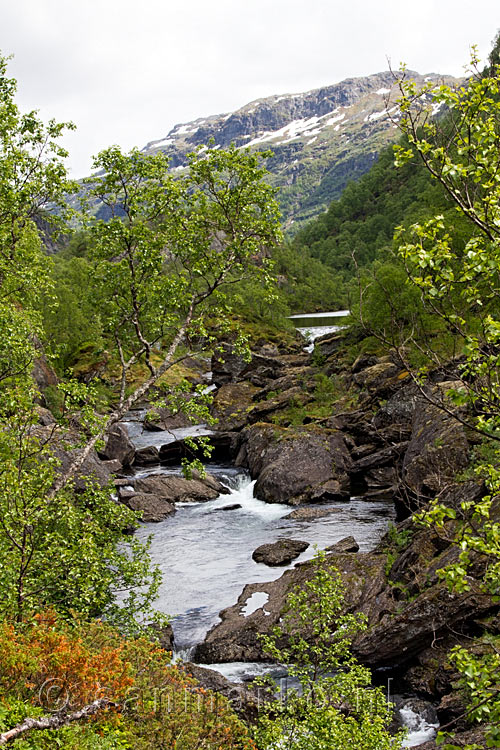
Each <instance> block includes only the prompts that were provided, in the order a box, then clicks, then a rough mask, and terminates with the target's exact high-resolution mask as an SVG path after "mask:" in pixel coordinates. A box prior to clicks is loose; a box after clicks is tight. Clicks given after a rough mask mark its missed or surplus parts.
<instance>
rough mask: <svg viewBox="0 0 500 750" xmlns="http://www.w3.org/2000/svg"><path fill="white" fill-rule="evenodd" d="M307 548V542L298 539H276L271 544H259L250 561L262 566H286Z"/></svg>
mask: <svg viewBox="0 0 500 750" xmlns="http://www.w3.org/2000/svg"><path fill="white" fill-rule="evenodd" d="M308 547H309V542H301V541H300V540H298V539H278V540H277V541H276V542H273V543H272V544H261V546H260V547H257V549H256V550H254V552H253V554H252V559H253V560H255V562H258V563H264V565H288V563H291V562H292V560H295V558H296V557H298V556H299V555H300V554H301V553H302V552H304V551H305V550H306V549H307V548H308Z"/></svg>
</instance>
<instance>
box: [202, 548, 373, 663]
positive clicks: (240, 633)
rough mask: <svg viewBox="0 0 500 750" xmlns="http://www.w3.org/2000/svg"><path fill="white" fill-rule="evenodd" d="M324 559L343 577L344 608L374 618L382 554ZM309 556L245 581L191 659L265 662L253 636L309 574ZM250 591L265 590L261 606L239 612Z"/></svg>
mask: <svg viewBox="0 0 500 750" xmlns="http://www.w3.org/2000/svg"><path fill="white" fill-rule="evenodd" d="M328 560H329V561H330V562H331V563H334V564H335V565H337V566H338V568H339V570H341V571H342V574H343V577H344V580H345V581H346V602H347V609H348V611H361V612H364V613H365V614H366V615H367V616H368V618H369V619H375V618H376V615H377V613H378V612H380V609H381V608H383V607H384V606H388V605H385V604H384V602H385V597H384V595H383V593H384V589H385V585H386V581H385V575H384V563H385V558H383V556H381V555H368V554H364V555H352V554H344V555H330V556H329V557H328ZM314 570H315V568H314V564H313V563H312V562H311V561H309V562H305V563H302V564H300V563H299V564H298V565H297V566H296V567H295V568H293V569H292V570H287V571H285V572H284V573H283V575H282V576H281V577H280V578H278V579H277V580H276V581H271V582H268V583H251V584H248V585H247V586H245V588H244V589H243V591H242V593H241V595H240V597H239V598H238V601H237V603H236V604H235V605H233V606H232V607H228V608H227V609H225V610H223V611H222V612H221V613H220V617H221V622H220V623H219V624H217V625H216V626H215V627H214V628H212V630H210V631H209V633H208V634H207V637H206V638H205V640H204V641H203V643H201V644H199V645H198V646H197V648H196V653H195V658H196V660H197V661H199V662H201V663H213V662H217V661H219V662H229V661H265V660H266V658H268V657H266V654H265V653H264V652H263V650H262V646H261V643H260V640H259V637H258V634H259V633H269V632H270V631H271V629H272V628H273V627H274V625H276V624H277V623H278V621H279V619H280V616H281V613H282V610H283V607H284V605H285V600H286V596H287V594H288V592H289V591H290V590H291V588H293V587H294V586H300V585H301V584H302V583H303V582H304V581H305V580H308V579H309V578H310V577H311V576H312V575H313V573H314ZM254 594H264V595H267V601H266V603H265V604H264V605H262V606H261V607H259V608H258V609H256V610H255V611H252V612H251V614H248V615H245V611H246V606H247V605H248V603H249V601H250V600H251V599H252V597H253V596H254Z"/></svg>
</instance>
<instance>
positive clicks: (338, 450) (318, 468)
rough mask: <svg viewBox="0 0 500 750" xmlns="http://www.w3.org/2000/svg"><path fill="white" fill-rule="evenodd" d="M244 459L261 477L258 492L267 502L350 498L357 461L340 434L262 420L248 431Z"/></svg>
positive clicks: (254, 473)
mask: <svg viewBox="0 0 500 750" xmlns="http://www.w3.org/2000/svg"><path fill="white" fill-rule="evenodd" d="M238 460H239V461H240V462H241V463H244V464H245V465H247V466H248V468H249V469H250V473H251V475H252V477H257V483H256V485H255V494H256V496H257V497H259V498H260V499H261V500H264V501H265V502H270V503H288V504H290V505H299V504H300V503H307V502H328V501H332V500H347V499H349V491H350V480H349V474H348V472H349V469H350V467H351V459H350V455H349V450H348V447H347V444H346V441H345V438H344V436H343V435H342V434H341V433H340V432H336V431H327V430H323V431H319V430H315V429H308V428H300V429H294V430H291V429H290V430H287V429H283V428H276V427H273V426H271V425H265V424H256V425H254V426H252V427H249V428H247V429H246V430H245V431H244V435H243V446H242V450H241V451H240V454H239V456H238Z"/></svg>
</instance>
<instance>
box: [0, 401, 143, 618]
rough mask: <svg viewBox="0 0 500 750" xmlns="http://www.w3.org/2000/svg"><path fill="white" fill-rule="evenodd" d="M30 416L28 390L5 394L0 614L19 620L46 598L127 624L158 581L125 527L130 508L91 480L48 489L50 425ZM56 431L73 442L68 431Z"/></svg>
mask: <svg viewBox="0 0 500 750" xmlns="http://www.w3.org/2000/svg"><path fill="white" fill-rule="evenodd" d="M74 395H75V394H74V393H73V396H74ZM89 412H92V410H91V409H89ZM82 416H83V415H82ZM36 422H37V414H36V410H35V408H34V406H33V401H32V398H31V394H29V393H28V394H26V393H19V392H18V393H16V394H14V393H12V392H11V394H10V397H9V400H8V402H7V403H3V405H2V410H1V414H0V423H1V429H0V458H1V463H2V473H1V475H0V515H1V521H0V565H1V568H2V577H1V579H0V613H1V614H2V615H3V616H8V617H15V618H16V619H18V620H21V619H23V618H25V617H26V616H27V615H29V614H30V613H31V612H33V611H36V610H37V608H39V607H40V606H42V605H47V604H51V605H53V606H56V607H57V608H58V609H59V610H60V611H64V612H69V611H70V610H72V609H76V610H78V611H79V612H81V613H83V614H85V615H87V616H88V617H95V616H96V615H100V614H106V616H107V617H108V618H109V619H113V620H115V621H117V622H118V621H119V622H122V624H123V626H124V627H127V628H129V629H133V628H134V627H135V623H134V615H135V614H136V613H137V612H138V611H139V610H141V609H142V608H143V607H144V606H145V607H146V610H148V608H149V605H150V603H151V601H152V599H153V598H154V595H155V592H156V587H157V585H158V574H157V573H156V572H155V571H151V569H150V566H149V557H148V555H147V551H146V548H144V547H143V546H141V545H140V544H138V543H137V542H136V541H135V540H134V539H132V538H130V537H129V536H127V535H125V533H124V532H125V530H126V529H127V528H130V527H131V526H132V527H133V526H134V525H136V518H135V514H134V513H133V512H132V511H129V510H128V509H127V508H126V507H125V506H123V505H121V504H117V503H116V502H114V500H113V499H112V497H111V492H112V489H111V488H102V489H101V488H100V487H98V486H97V485H95V484H93V483H92V481H90V480H88V481H87V483H86V489H85V490H84V491H80V492H78V493H76V492H75V491H74V490H73V489H72V487H71V485H68V486H67V487H65V488H64V489H63V490H61V491H59V492H57V493H56V494H52V490H51V488H52V486H53V482H54V477H55V474H56V471H57V467H58V463H59V462H58V460H57V459H56V457H55V455H54V449H53V446H54V445H56V444H55V443H54V438H55V434H56V433H55V432H54V431H55V429H56V428H55V427H54V426H52V427H47V428H42V427H40V426H37V424H36ZM58 434H59V437H58V441H60V442H61V443H62V445H63V446H64V444H65V442H66V446H65V447H66V448H68V447H71V445H72V444H73V445H74V442H75V436H74V435H72V434H71V433H69V434H67V435H66V436H65V434H64V432H60V431H58ZM137 586H144V589H143V590H142V593H141V594H138V593H137V591H135V590H134V589H136V587H137ZM127 590H130V593H129V597H128V600H127V599H126V598H125V599H123V596H124V594H123V592H126V591H127ZM118 592H121V594H120V597H121V598H120V602H119V601H118V599H117V595H118Z"/></svg>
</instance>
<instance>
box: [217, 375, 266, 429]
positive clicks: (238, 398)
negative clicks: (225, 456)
mask: <svg viewBox="0 0 500 750" xmlns="http://www.w3.org/2000/svg"><path fill="white" fill-rule="evenodd" d="M257 390H258V389H257V388H256V387H255V386H254V385H252V384H251V383H249V382H248V381H243V382H241V383H225V384H224V385H221V387H220V388H219V389H218V391H217V393H216V394H215V397H214V400H213V404H212V409H211V411H212V414H213V416H214V417H216V418H217V419H218V424H217V429H219V430H226V431H227V430H241V428H242V427H245V426H246V425H247V424H248V419H249V413H250V412H251V411H252V408H253V397H254V395H255V393H256V392H257Z"/></svg>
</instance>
